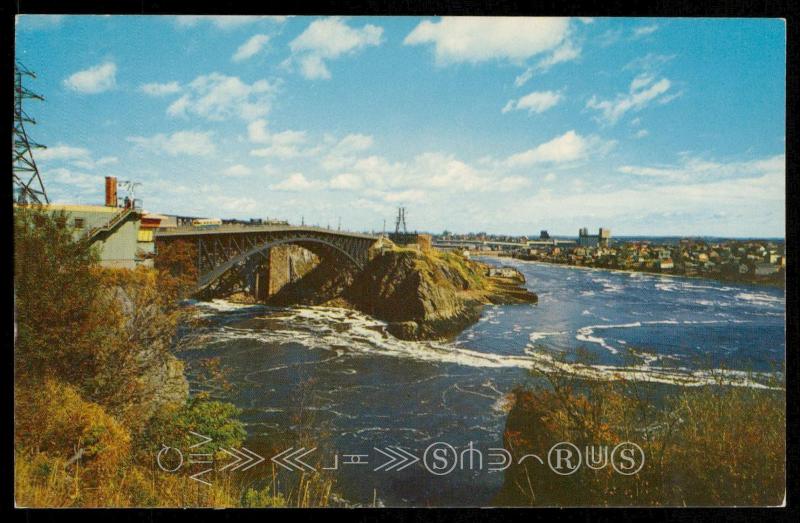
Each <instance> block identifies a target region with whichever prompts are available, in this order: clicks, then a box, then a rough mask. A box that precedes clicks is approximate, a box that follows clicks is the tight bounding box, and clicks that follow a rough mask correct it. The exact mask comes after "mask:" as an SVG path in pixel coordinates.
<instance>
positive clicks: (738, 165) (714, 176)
mask: <svg viewBox="0 0 800 523" xmlns="http://www.w3.org/2000/svg"><path fill="white" fill-rule="evenodd" d="M785 168H786V159H785V157H784V155H777V156H772V157H769V158H763V159H760V160H751V161H745V162H715V161H709V160H704V159H702V158H698V157H692V156H684V157H683V158H682V159H681V162H680V163H679V164H677V165H656V166H636V165H623V166H621V167H619V169H618V170H619V172H621V173H623V174H632V175H635V176H639V177H644V178H649V179H652V180H665V181H673V182H674V181H679V182H694V183H697V182H708V181H719V180H731V179H736V178H751V177H759V176H772V177H778V176H783V175H784V172H785Z"/></svg>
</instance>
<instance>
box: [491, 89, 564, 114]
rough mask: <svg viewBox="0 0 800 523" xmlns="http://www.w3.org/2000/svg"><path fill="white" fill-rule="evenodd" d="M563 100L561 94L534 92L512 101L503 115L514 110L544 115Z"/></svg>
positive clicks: (504, 108)
mask: <svg viewBox="0 0 800 523" xmlns="http://www.w3.org/2000/svg"><path fill="white" fill-rule="evenodd" d="M563 98H564V97H563V96H562V95H561V93H559V92H556V91H534V92H532V93H530V94H527V95H525V96H523V97H521V98H520V99H519V100H510V101H509V102H508V103H507V104H506V106H505V107H503V113H507V112H509V111H512V110H514V109H516V110H518V111H522V110H527V111H528V112H529V113H543V112H544V111H546V110H548V109H550V108H551V107H554V106H555V105H556V104H558V103H559V102H560V101H561V100H563Z"/></svg>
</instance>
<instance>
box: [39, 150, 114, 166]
mask: <svg viewBox="0 0 800 523" xmlns="http://www.w3.org/2000/svg"><path fill="white" fill-rule="evenodd" d="M36 159H37V160H39V161H40V162H41V163H50V162H66V163H69V164H72V165H74V166H76V167H80V168H81V169H90V170H91V169H95V168H97V167H105V166H108V165H113V164H115V163H117V162H118V161H119V159H118V158H117V157H116V156H103V157H101V158H98V159H94V157H93V156H92V153H91V152H90V151H89V149H86V148H84V147H73V146H70V145H64V144H61V143H59V144H56V145H53V146H50V147H48V148H46V149H43V150H41V151H38V152H37V153H36Z"/></svg>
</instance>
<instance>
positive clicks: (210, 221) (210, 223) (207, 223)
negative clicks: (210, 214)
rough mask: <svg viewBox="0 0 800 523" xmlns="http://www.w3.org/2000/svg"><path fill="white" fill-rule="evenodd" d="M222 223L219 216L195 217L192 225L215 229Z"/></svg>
mask: <svg viewBox="0 0 800 523" xmlns="http://www.w3.org/2000/svg"><path fill="white" fill-rule="evenodd" d="M220 225H222V220H221V219H219V218H195V219H194V220H192V227H195V228H197V229H213V228H216V227H219V226H220Z"/></svg>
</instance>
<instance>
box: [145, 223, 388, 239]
mask: <svg viewBox="0 0 800 523" xmlns="http://www.w3.org/2000/svg"><path fill="white" fill-rule="evenodd" d="M260 232H294V233H324V234H333V235H337V236H347V237H350V238H363V239H369V240H377V239H378V238H379V236H373V235H371V234H364V233H359V232H350V231H338V230H335V229H326V228H324V227H304V226H292V225H219V226H216V227H213V228H201V227H177V228H175V229H169V230H159V231H156V232H155V236H156V238H174V237H180V236H205V235H214V234H250V233H260Z"/></svg>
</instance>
